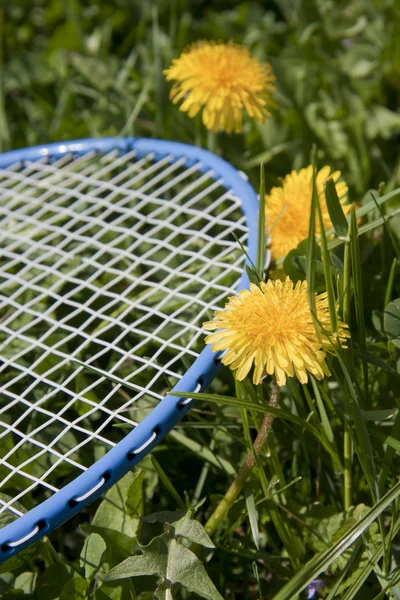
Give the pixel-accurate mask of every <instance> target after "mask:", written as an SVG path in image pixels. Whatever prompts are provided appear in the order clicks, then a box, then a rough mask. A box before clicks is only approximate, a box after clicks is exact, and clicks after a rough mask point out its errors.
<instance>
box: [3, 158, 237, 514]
mask: <svg viewBox="0 0 400 600" xmlns="http://www.w3.org/2000/svg"><path fill="white" fill-rule="evenodd" d="M187 163H188V161H187V160H186V159H185V158H180V159H174V157H173V156H172V155H168V156H165V157H163V158H161V159H157V158H156V157H155V155H154V154H148V155H147V156H144V157H138V156H137V155H136V153H135V152H134V151H132V152H129V153H127V154H124V155H120V154H119V153H118V151H112V152H109V153H107V154H96V153H95V152H88V153H87V154H85V155H84V156H81V157H78V158H77V157H74V156H72V155H71V154H66V155H65V156H63V157H62V158H60V159H57V160H56V161H53V162H51V161H48V160H46V159H41V160H40V161H36V162H25V163H17V164H14V165H11V166H10V167H9V168H7V169H3V170H0V228H1V229H0V231H1V233H0V249H1V254H0V381H1V382H2V387H1V392H0V512H2V511H4V510H6V509H9V510H11V511H12V512H14V513H15V514H17V515H20V514H22V510H23V508H22V507H25V508H30V507H32V506H33V505H34V504H37V503H39V502H41V501H42V500H44V499H45V498H47V497H48V496H49V495H51V494H53V493H54V492H56V491H57V490H58V489H59V488H60V487H62V486H63V485H65V483H67V482H68V481H71V480H73V479H74V478H75V477H76V476H77V475H79V474H80V473H81V472H82V471H84V470H86V469H87V468H89V467H90V466H91V464H93V462H95V461H96V460H97V459H99V458H100V457H101V456H102V455H104V454H105V452H107V451H108V450H109V449H110V448H112V447H113V446H114V445H115V444H116V443H118V441H119V440H120V439H122V437H123V436H124V435H126V433H127V432H128V431H129V429H130V428H132V427H135V426H136V425H137V423H138V422H140V421H141V420H142V419H143V418H144V417H145V416H146V415H147V414H148V413H149V412H150V411H151V410H152V409H153V408H154V407H155V406H156V405H157V403H158V402H159V401H160V400H161V399H162V398H163V397H164V396H165V394H166V393H168V391H169V390H170V389H171V388H172V387H173V386H174V385H175V384H176V382H177V381H178V380H179V379H180V378H181V377H182V376H183V375H184V373H185V371H186V370H187V368H188V366H189V365H190V364H192V363H193V361H194V360H195V358H196V357H197V356H198V354H199V353H200V351H201V350H202V348H203V346H204V342H203V335H202V329H201V325H202V322H204V321H205V320H207V319H209V318H210V317H211V316H212V312H213V311H214V310H216V309H217V308H220V307H221V306H223V304H224V300H225V299H226V297H227V295H228V294H229V293H230V292H232V290H233V289H234V287H235V285H236V284H237V281H238V280H239V277H240V275H241V273H242V270H243V264H244V257H243V254H242V252H241V251H240V249H238V245H237V243H236V242H235V240H234V237H233V235H232V233H235V234H236V236H238V237H239V238H240V239H241V241H242V242H243V243H246V237H247V228H246V226H245V223H244V217H243V215H242V213H241V211H240V200H239V199H238V198H236V197H234V196H233V194H232V192H231V191H229V190H228V191H227V190H226V189H225V188H224V187H223V186H222V181H221V180H219V179H218V178H217V177H216V176H215V175H214V173H213V171H212V170H209V171H207V172H204V169H203V168H202V165H201V163H199V162H198V163H196V164H191V165H189V164H187ZM74 359H76V361H80V362H83V363H85V364H86V365H89V366H90V365H92V366H93V367H94V368H96V369H97V370H100V371H101V372H103V373H104V374H106V373H110V374H112V375H113V376H115V377H116V378H118V380H122V381H126V382H129V384H130V385H131V386H133V387H134V389H135V390H136V393H135V392H133V391H132V390H131V389H130V390H128V388H124V387H123V386H122V385H121V384H119V383H113V382H111V381H110V380H109V379H107V377H106V376H101V375H99V374H97V372H94V371H91V370H90V369H87V368H84V367H82V366H81V365H80V364H78V362H76V361H75V360H74ZM116 425H119V426H121V425H122V426H125V428H123V429H121V427H115V426H116ZM137 451H139V450H137ZM19 503H20V504H19Z"/></svg>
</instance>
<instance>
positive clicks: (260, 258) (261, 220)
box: [256, 163, 265, 274]
mask: <svg viewBox="0 0 400 600" xmlns="http://www.w3.org/2000/svg"><path fill="white" fill-rule="evenodd" d="M256 266H257V271H258V272H259V273H260V274H263V273H264V267H265V174H264V163H261V165H260V204H259V212H258V242H257V265H256Z"/></svg>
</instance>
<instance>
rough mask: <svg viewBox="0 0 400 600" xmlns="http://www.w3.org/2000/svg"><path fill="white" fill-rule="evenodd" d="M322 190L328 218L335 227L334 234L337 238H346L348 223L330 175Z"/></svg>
mask: <svg viewBox="0 0 400 600" xmlns="http://www.w3.org/2000/svg"><path fill="white" fill-rule="evenodd" d="M324 192H325V198H326V205H327V207H328V212H329V216H330V219H331V221H332V225H333V227H334V229H335V232H336V235H337V236H338V237H339V238H344V239H346V238H347V230H348V228H349V224H348V222H347V219H346V216H345V214H344V212H343V208H342V205H341V204H340V200H339V196H338V195H337V191H336V186H335V182H334V181H333V179H332V177H329V179H328V180H327V181H325V183H324Z"/></svg>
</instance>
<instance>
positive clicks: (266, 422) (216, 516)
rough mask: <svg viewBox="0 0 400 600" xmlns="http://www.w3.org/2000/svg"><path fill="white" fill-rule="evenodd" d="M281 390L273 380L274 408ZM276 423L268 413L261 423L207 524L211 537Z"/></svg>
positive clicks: (270, 403)
mask: <svg viewBox="0 0 400 600" xmlns="http://www.w3.org/2000/svg"><path fill="white" fill-rule="evenodd" d="M279 395H280V388H279V386H278V384H277V383H276V381H275V379H273V380H272V387H271V394H270V399H269V402H268V405H269V406H271V407H272V408H277V406H278V402H279ZM273 422H274V415H273V414H271V413H267V414H266V415H265V417H264V419H263V422H262V423H261V427H260V430H259V432H258V434H257V437H256V439H255V441H254V444H253V449H252V450H251V451H250V452H249V454H248V455H247V458H246V460H245V461H244V463H243V465H242V466H241V468H240V469H239V472H238V474H237V475H236V477H235V479H234V481H233V482H232V483H231V485H230V487H229V489H228V490H227V492H226V494H225V496H224V497H223V498H222V500H221V501H220V503H219V504H218V506H217V507H216V509H215V510H214V512H213V513H212V515H211V517H210V518H209V519H208V521H207V523H206V524H205V529H206V531H207V533H208V534H209V535H212V534H213V533H214V532H215V530H216V529H217V528H218V526H219V525H220V523H221V522H222V521H223V520H224V518H225V517H226V515H227V514H228V512H229V509H230V508H231V506H232V504H233V503H234V502H235V500H236V498H237V497H238V496H239V494H240V492H241V491H242V489H243V487H244V484H245V483H246V481H247V479H248V478H249V475H250V472H251V470H252V468H253V467H254V464H255V462H256V456H259V455H260V453H261V450H262V448H263V446H264V444H265V442H266V440H267V438H268V435H269V433H270V431H271V429H272V424H273Z"/></svg>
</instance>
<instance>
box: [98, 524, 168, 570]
mask: <svg viewBox="0 0 400 600" xmlns="http://www.w3.org/2000/svg"><path fill="white" fill-rule="evenodd" d="M140 550H142V554H140V555H139V556H132V557H130V558H127V559H126V560H124V561H123V562H122V563H120V564H119V565H117V566H116V567H114V568H113V569H111V571H109V572H108V573H107V574H106V575H104V577H103V580H104V581H115V580H118V579H125V578H127V577H137V576H138V575H160V576H162V577H164V578H165V576H166V572H167V565H168V540H167V539H166V536H165V535H160V536H158V537H155V538H154V539H152V540H151V542H150V543H149V544H148V545H147V546H140Z"/></svg>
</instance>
